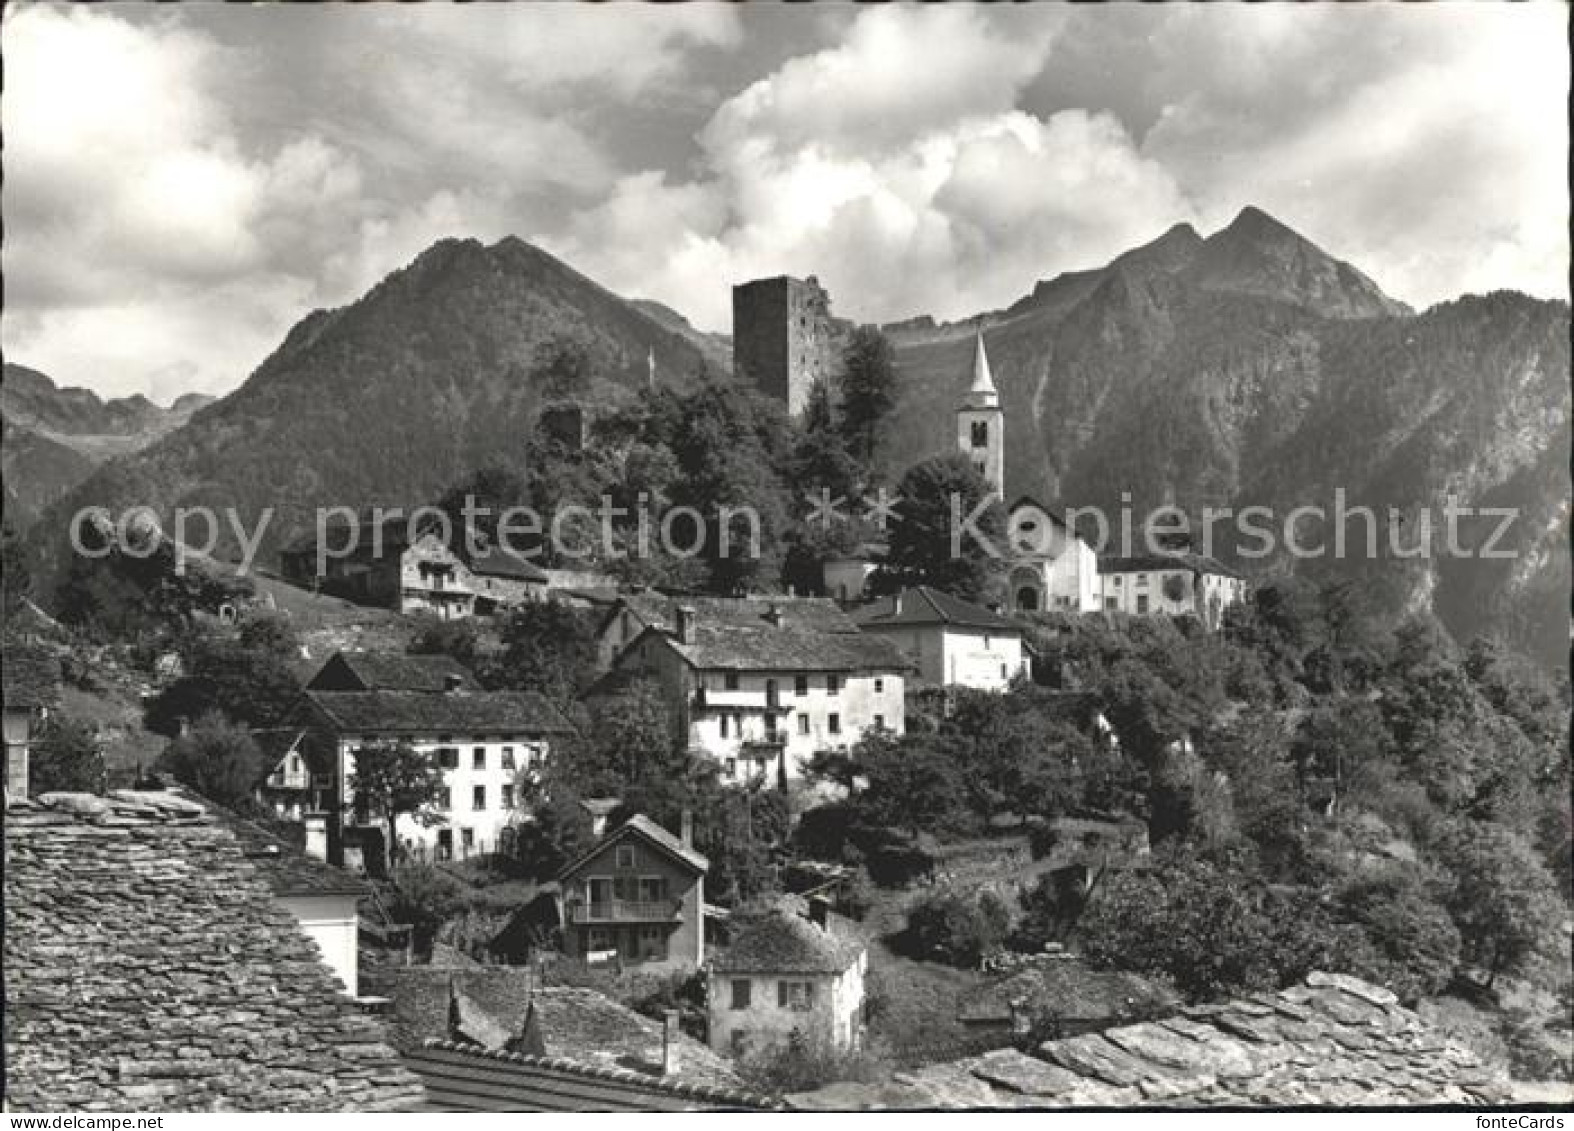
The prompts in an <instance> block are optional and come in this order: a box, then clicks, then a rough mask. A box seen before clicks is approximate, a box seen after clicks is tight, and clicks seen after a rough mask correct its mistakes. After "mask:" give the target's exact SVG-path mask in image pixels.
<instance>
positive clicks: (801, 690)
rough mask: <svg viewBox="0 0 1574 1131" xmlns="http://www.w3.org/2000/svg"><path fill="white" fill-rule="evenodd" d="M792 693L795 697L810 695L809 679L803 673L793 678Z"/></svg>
mask: <svg viewBox="0 0 1574 1131" xmlns="http://www.w3.org/2000/svg"><path fill="white" fill-rule="evenodd" d="M792 693H793V694H794V695H807V694H809V677H808V676H806V675H803V674H802V673H800V674H798V675H795V676H793V677H792Z"/></svg>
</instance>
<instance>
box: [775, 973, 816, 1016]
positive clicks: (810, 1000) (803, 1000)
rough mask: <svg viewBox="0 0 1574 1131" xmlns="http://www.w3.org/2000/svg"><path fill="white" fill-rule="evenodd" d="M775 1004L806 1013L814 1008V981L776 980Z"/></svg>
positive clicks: (795, 1011)
mask: <svg viewBox="0 0 1574 1131" xmlns="http://www.w3.org/2000/svg"><path fill="white" fill-rule="evenodd" d="M776 1004H777V1005H778V1006H780V1007H781V1008H782V1009H790V1010H792V1011H793V1012H794V1013H807V1012H808V1011H809V1010H811V1009H813V1008H814V983H813V982H788V981H781V982H777V983H776Z"/></svg>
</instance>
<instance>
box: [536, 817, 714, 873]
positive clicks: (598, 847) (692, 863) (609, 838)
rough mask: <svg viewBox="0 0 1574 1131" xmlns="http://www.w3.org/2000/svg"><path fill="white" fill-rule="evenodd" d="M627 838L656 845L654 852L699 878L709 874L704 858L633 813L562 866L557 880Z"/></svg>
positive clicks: (644, 818)
mask: <svg viewBox="0 0 1574 1131" xmlns="http://www.w3.org/2000/svg"><path fill="white" fill-rule="evenodd" d="M630 836H637V837H640V838H642V839H643V840H645V841H646V842H647V843H649V844H653V845H655V846H656V847H657V848H660V849H661V850H662V851H664V852H665V853H667V855H668V856H671V857H672V858H674V859H675V860H678V861H679V862H681V863H683V864H686V865H688V866H689V867H690V868H692V869H694V871H696V872H698V873H700V874H701V875H703V874H705V873H706V872H708V871H710V861H709V860H708V859H706V858H705V856H704V854H702V853H700V852H698V851H696V850H695V849H693V848H690V847H689V846H687V845H685V844H684V843H683V842H682V841H681V840H679V839H678V838H677V837H675V836H673V835H672V834H671V833H669V832H668V831H667V830H666V829H664V828H662V827H661V826H660V825H658V824H657V823H656V822H655V821H652V820H651V819H650V818H649V817H647V816H645V815H644V814H643V813H636V814H635V815H634V816H632V817H630V818H629V819H628V820H627V821H624V822H623V823H622V824H621V825H619V826H618V827H617V828H615V829H613V830H612V831H611V832H609V833H607V835H606V836H604V837H602V838H601V839H600V840H598V841H596V843H595V844H593V845H591V846H590V847H589V848H587V849H585V851H583V852H581V853H580V854H579V855H578V856H576V857H575V858H574V859H572V860H570V861H569V862H568V863H567V864H565V865H563V867H562V869H561V870H559V872H558V878H559V879H560V880H561V879H563V878H564V877H567V876H572V875H573V874H574V873H575V872H576V871H578V870H579V867H580V866H581V865H582V864H584V863H585V861H587V860H589V859H591V858H593V857H595V856H597V855H599V854H600V853H601V852H602V851H603V850H604V849H605V848H606V847H607V846H608V845H609V844H613V843H615V842H616V841H620V840H622V839H624V838H625V837H630Z"/></svg>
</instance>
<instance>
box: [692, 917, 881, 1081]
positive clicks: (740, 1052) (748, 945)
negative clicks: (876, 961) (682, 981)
mask: <svg viewBox="0 0 1574 1131" xmlns="http://www.w3.org/2000/svg"><path fill="white" fill-rule="evenodd" d="M868 969H869V952H868V948H867V947H866V946H865V944H864V942H863V941H862V940H861V939H860V938H858V937H857V935H856V934H855V932H854V930H853V928H852V925H851V924H850V923H849V922H848V921H847V920H844V919H841V918H839V917H837V916H835V915H832V914H831V913H830V912H829V910H828V908H827V906H826V904H825V903H823V902H821V901H814V902H812V903H811V904H810V908H809V914H808V915H807V916H804V915H800V914H798V913H796V912H795V911H792V910H790V909H787V908H778V909H776V910H773V911H772V912H770V913H769V914H767V915H765V916H763V917H762V918H760V919H759V920H758V921H756V922H755V923H753V924H751V925H749V926H748V927H746V928H745V929H744V930H743V931H742V933H740V934H739V935H738V937H737V938H735V939H734V940H733V942H732V944H731V945H730V946H729V947H727V949H726V950H725V951H723V952H722V953H721V954H719V955H717V956H716V957H715V958H713V959H712V960H711V963H710V967H709V971H710V972H709V983H710V984H709V993H708V995H707V999H706V1000H707V1001H708V1002H709V1006H708V1012H709V1021H710V1046H711V1048H713V1049H715V1050H716V1051H717V1052H720V1053H725V1054H727V1055H729V1056H732V1057H734V1058H736V1057H741V1056H747V1055H749V1054H751V1053H759V1052H763V1051H768V1050H769V1049H771V1048H776V1047H781V1046H784V1045H786V1044H787V1043H788V1042H789V1041H790V1040H792V1038H793V1034H794V1033H797V1034H798V1035H799V1037H800V1039H802V1040H804V1041H806V1042H807V1043H808V1044H809V1046H810V1047H811V1048H820V1049H826V1050H833V1049H834V1050H837V1051H851V1050H856V1049H858V1048H859V1047H861V1046H862V1044H863V1040H864V1009H863V1007H864V979H865V976H866V975H867V973H868Z"/></svg>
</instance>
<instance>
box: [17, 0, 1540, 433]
mask: <svg viewBox="0 0 1574 1131" xmlns="http://www.w3.org/2000/svg"><path fill="white" fill-rule="evenodd" d="M1567 20H1568V12H1567V9H1566V8H1565V7H1564V6H1563V5H1562V4H1561V3H1554V2H1550V0H1548V2H1532V3H1528V4H1521V5H1508V4H1498V3H1482V4H1472V3H1455V4H1427V5H1404V6H1399V5H1387V4H1363V5H1337V6H1336V5H1333V4H1311V5H1287V4H1285V5H1258V6H1252V7H1250V8H1247V7H1239V6H1233V5H1225V4H1213V5H1135V4H1131V5H1116V6H1112V7H1104V6H1083V5H1078V6H1074V7H1073V6H1062V5H1057V4H1035V5H1013V6H1009V7H1007V6H991V7H987V8H986V7H973V6H964V5H956V4H952V5H943V6H926V7H922V8H920V7H913V6H907V5H891V6H883V7H854V6H851V5H823V4H822V5H816V6H813V7H812V8H811V7H808V6H800V5H794V6H791V7H783V6H773V5H751V6H747V7H745V6H736V5H725V6H724V5H719V4H691V5H687V6H682V7H677V6H662V7H654V6H643V5H633V4H619V5H607V6H595V7H592V6H580V5H571V4H551V5H534V4H533V5H523V4H521V5H506V4H496V5H473V6H472V5H466V6H463V7H450V6H446V5H442V6H440V5H435V4H433V5H398V6H394V5H365V6H361V5H357V6H353V7H352V6H327V5H325V6H317V5H298V6H297V5H265V6H257V7H241V6H236V5H206V4H204V5H182V6H156V7H155V6H151V5H148V6H143V5H137V4H131V3H126V4H115V5H105V6H93V7H82V8H69V9H68V8H66V7H63V6H55V5H47V4H10V5H7V6H6V11H5V16H4V20H3V23H0V48H3V50H4V54H5V61H6V83H5V90H4V93H3V96H0V121H3V127H4V139H5V148H4V159H5V181H4V191H3V197H0V212H3V218H4V224H5V242H4V247H3V250H0V259H3V266H4V271H5V283H6V294H5V297H6V306H5V310H4V314H3V316H0V345H3V348H4V351H5V355H6V358H7V360H9V361H14V362H20V363H22V364H26V365H30V366H33V367H34V368H37V369H40V370H42V371H43V372H45V373H47V374H49V375H50V376H52V377H54V378H55V379H56V381H57V382H59V383H61V384H72V385H83V386H86V387H88V388H91V389H94V390H95V391H97V392H99V393H100V394H101V395H104V396H122V395H127V394H130V393H135V392H141V393H144V394H147V395H149V396H151V397H153V399H155V400H157V401H160V402H161V403H167V402H168V401H170V400H171V399H173V398H174V397H175V396H178V395H179V394H181V393H185V392H191V391H200V392H207V393H213V394H219V393H223V392H227V391H229V390H231V389H233V388H235V387H236V386H238V385H239V384H240V383H241V382H242V381H244V380H245V378H246V377H247V376H248V375H249V374H250V372H251V371H252V370H253V369H254V368H255V367H256V366H257V365H258V364H259V363H260V362H261V361H262V360H263V358H264V357H265V356H266V355H267V354H268V353H269V352H271V351H272V350H273V349H274V348H275V347H276V346H277V345H278V343H279V342H280V341H281V340H282V339H283V336H284V334H285V332H286V331H287V330H288V329H289V327H290V326H291V325H293V324H294V323H295V322H297V321H298V320H299V319H300V318H301V317H303V316H304V315H305V314H307V313H308V312H309V311H311V310H313V309H316V308H319V307H330V306H338V305H342V304H344V303H347V302H350V301H353V300H354V299H355V298H357V297H358V296H359V295H361V294H362V293H364V292H365V291H366V290H367V289H368V288H369V287H370V286H371V285H373V284H374V283H376V282H377V281H378V280H379V279H381V278H382V277H383V276H384V275H386V274H387V273H388V272H390V271H393V270H395V269H397V268H399V267H401V266H403V265H404V264H406V263H408V262H409V261H410V260H411V259H413V258H414V257H415V256H416V255H417V254H418V253H419V252H420V251H421V250H422V249H423V248H425V247H427V246H429V245H430V244H431V243H432V242H434V241H435V240H438V239H441V238H443V237H448V236H473V237H476V238H479V239H481V240H483V241H486V242H489V243H490V242H493V241H495V240H497V239H500V238H502V237H503V236H505V235H509V234H513V235H517V236H519V237H521V238H523V239H526V240H528V241H530V242H532V243H534V244H536V245H538V246H540V247H543V248H545V249H546V250H548V251H550V252H552V253H553V254H555V255H558V256H560V257H561V258H563V259H565V260H566V261H568V262H569V263H570V264H571V265H573V266H574V267H576V268H577V269H579V270H580V271H582V272H584V273H586V274H588V275H589V276H591V277H592V278H594V279H596V280H597V281H598V282H601V283H602V284H604V285H606V286H608V287H609V288H611V289H612V290H614V291H616V292H618V293H620V294H623V295H626V296H629V297H641V298H653V299H657V300H659V301H661V302H664V303H666V304H667V305H669V306H671V307H673V308H674V309H676V310H678V311H680V312H681V313H683V314H684V315H685V316H687V317H688V318H689V319H690V320H691V321H693V322H694V323H695V324H696V325H698V326H700V327H702V328H704V329H708V330H716V331H720V332H724V333H725V332H728V331H729V330H730V326H729V321H730V313H729V311H730V287H731V285H732V284H733V283H737V282H742V281H744V280H746V279H750V278H755V277H758V276H761V275H775V274H782V273H788V274H795V275H809V274H815V275H818V276H819V278H820V280H821V282H822V283H824V284H825V285H826V286H827V287H828V289H829V290H830V293H831V297H832V303H833V308H834V310H835V312H836V313H837V314H839V315H841V316H843V317H847V318H852V319H856V320H858V321H888V320H894V319H898V318H905V317H909V316H912V315H916V314H920V313H928V314H932V315H934V316H935V317H937V318H957V317H965V316H967V315H970V314H973V313H976V312H978V311H982V310H988V309H994V308H999V307H1002V306H1004V305H1007V304H1009V303H1010V302H1012V301H1014V300H1015V299H1016V298H1018V297H1020V296H1021V295H1023V294H1025V293H1027V292H1028V291H1030V290H1031V289H1032V287H1033V284H1034V282H1035V281H1037V280H1039V279H1044V278H1050V277H1052V276H1054V275H1056V274H1058V273H1059V272H1061V271H1066V270H1077V269H1081V268H1086V267H1092V266H1097V265H1099V264H1102V263H1104V262H1107V261H1108V260H1109V259H1111V258H1113V257H1114V256H1115V255H1117V254H1119V253H1120V252H1121V251H1124V250H1126V249H1127V248H1129V247H1131V246H1134V245H1136V244H1139V243H1142V242H1145V241H1147V240H1149V239H1152V238H1154V237H1156V236H1158V235H1159V234H1161V233H1162V232H1163V231H1165V230H1166V229H1167V228H1169V227H1171V226H1172V225H1174V224H1176V223H1179V222H1182V221H1188V222H1191V223H1193V224H1195V225H1196V226H1197V227H1198V228H1199V230H1201V231H1202V232H1203V233H1204V234H1207V233H1208V232H1211V231H1213V230H1216V229H1217V228H1219V227H1221V226H1223V225H1224V224H1227V223H1228V222H1229V220H1230V219H1231V218H1232V217H1233V216H1234V215H1235V214H1236V213H1237V212H1239V211H1240V209H1241V208H1242V207H1244V206H1245V205H1248V204H1253V205H1256V206H1258V207H1260V208H1263V209H1265V210H1266V211H1268V212H1270V213H1272V214H1273V215H1275V216H1277V217H1278V218H1279V219H1281V220H1282V221H1284V222H1285V223H1287V224H1289V225H1290V226H1291V227H1293V228H1295V229H1296V230H1298V231H1300V232H1301V233H1302V234H1303V235H1306V236H1307V237H1308V238H1310V239H1312V240H1314V241H1315V242H1317V243H1318V244H1319V245H1320V246H1322V247H1323V248H1325V249H1326V250H1328V251H1330V252H1331V253H1333V254H1335V255H1337V256H1339V257H1341V258H1344V259H1347V260H1349V261H1350V262H1352V263H1354V264H1355V265H1357V266H1358V267H1360V268H1361V269H1362V270H1363V271H1365V272H1366V273H1367V274H1369V275H1371V276H1372V277H1373V278H1375V279H1376V280H1377V282H1378V283H1379V284H1380V285H1381V286H1382V287H1383V288H1384V289H1385V290H1386V291H1387V292H1388V293H1390V294H1392V295H1394V296H1395V297H1397V298H1400V299H1403V300H1405V301H1407V302H1409V303H1411V304H1412V305H1414V306H1417V307H1418V308H1422V307H1425V306H1428V305H1430V304H1432V303H1434V302H1438V301H1441V300H1444V299H1448V298H1452V297H1454V296H1457V295H1459V294H1462V293H1467V292H1478V293H1479V292H1483V291H1488V290H1493V289H1498V288H1514V289H1518V290H1522V291H1526V292H1528V293H1530V294H1534V295H1538V296H1542V297H1548V298H1566V297H1567V291H1568V258H1569V245H1568V239H1569V231H1568V190H1567V183H1566V172H1565V170H1566V168H1567V152H1568V133H1567V123H1566V117H1565V109H1564V107H1565V100H1566V97H1567V90H1568V83H1569V74H1568V66H1569V63H1568V54H1567V46H1566V45H1567Z"/></svg>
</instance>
